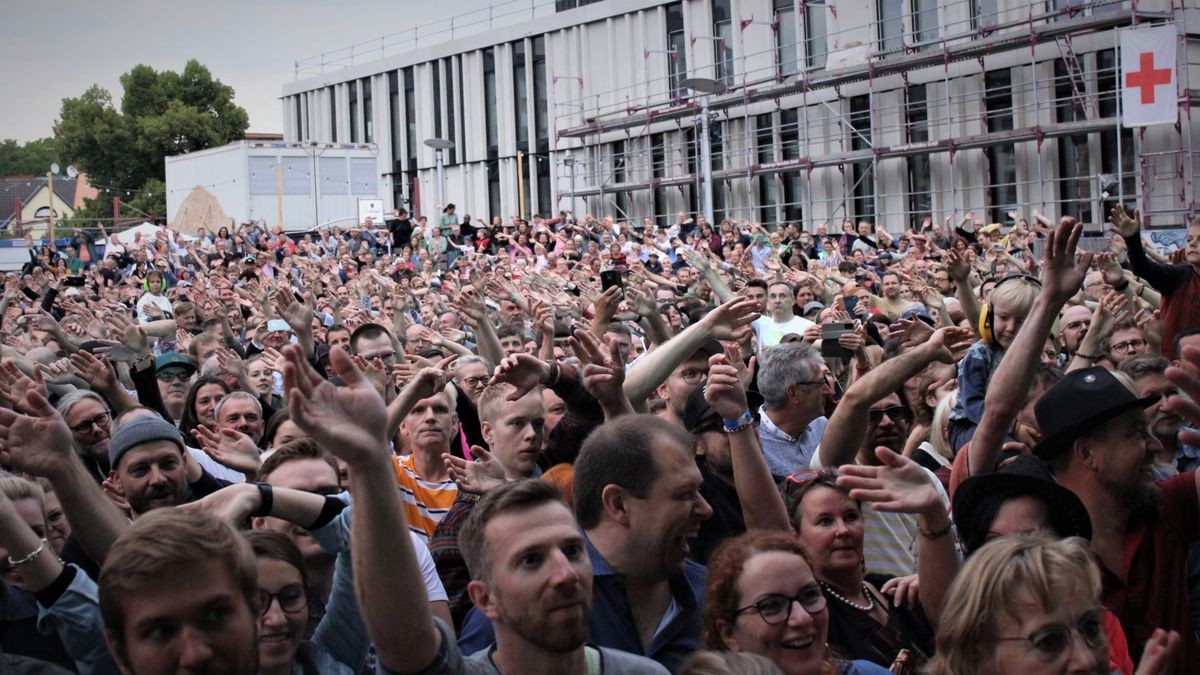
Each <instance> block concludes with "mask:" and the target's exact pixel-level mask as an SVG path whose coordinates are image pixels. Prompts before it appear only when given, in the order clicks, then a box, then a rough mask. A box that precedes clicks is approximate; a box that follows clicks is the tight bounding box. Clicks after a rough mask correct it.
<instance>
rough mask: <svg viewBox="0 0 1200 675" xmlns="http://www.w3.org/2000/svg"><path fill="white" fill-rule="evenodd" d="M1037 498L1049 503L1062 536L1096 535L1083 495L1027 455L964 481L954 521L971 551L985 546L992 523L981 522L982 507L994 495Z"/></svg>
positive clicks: (957, 496)
mask: <svg viewBox="0 0 1200 675" xmlns="http://www.w3.org/2000/svg"><path fill="white" fill-rule="evenodd" d="M997 495H1001V496H1003V497H1004V498H1005V499H1011V498H1015V497H1033V498H1035V499H1038V500H1040V501H1042V502H1043V503H1045V504H1046V514H1047V517H1048V518H1049V519H1050V526H1051V527H1053V528H1054V531H1055V532H1057V533H1058V534H1059V535H1060V536H1062V537H1064V538H1065V537H1083V538H1084V539H1088V540H1090V539H1091V538H1092V519H1091V517H1089V516H1088V512H1087V508H1086V507H1085V506H1084V505H1083V502H1082V501H1080V499H1079V497H1077V496H1076V495H1075V493H1074V492H1071V491H1070V490H1069V489H1067V488H1065V487H1063V486H1061V485H1059V484H1058V483H1056V482H1055V481H1054V477H1053V476H1052V475H1051V474H1050V471H1049V470H1048V469H1047V468H1046V466H1045V464H1043V463H1042V462H1041V460H1039V459H1037V458H1035V457H1031V456H1029V455H1023V456H1021V457H1017V458H1016V459H1014V460H1013V461H1012V462H1010V463H1009V464H1008V465H1007V466H1005V467H1004V468H1002V469H1000V471H998V472H996V473H988V474H983V475H981V476H975V477H973V478H968V479H967V480H965V481H963V482H962V484H961V485H959V486H958V489H957V490H955V492H954V504H953V508H954V524H955V526H956V527H957V529H958V535H959V537H960V538H961V539H962V541H963V542H964V544H966V545H967V546H968V547H969V548H970V550H969V551H968V553H970V552H971V551H973V550H974V549H975V548H977V547H978V546H980V545H982V543H983V541H984V540H985V539H986V538H987V530H986V529H985V528H989V527H990V526H991V522H987V523H983V522H979V521H980V520H981V518H982V517H983V516H982V514H981V512H980V509H981V508H982V507H983V505H984V504H985V503H986V502H987V501H988V500H989V499H991V498H992V497H993V496H997Z"/></svg>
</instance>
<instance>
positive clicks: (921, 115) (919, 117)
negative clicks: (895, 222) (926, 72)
mask: <svg viewBox="0 0 1200 675" xmlns="http://www.w3.org/2000/svg"><path fill="white" fill-rule="evenodd" d="M905 97H906V101H905V107H906V109H907V115H908V123H907V125H906V132H907V141H908V142H909V143H924V142H925V141H928V140H929V101H928V98H927V95H926V89H925V85H923V84H914V85H912V86H910V87H908V89H907V90H905ZM932 214H933V185H932V181H931V178H930V170H929V155H928V154H920V155H912V156H910V157H909V158H908V225H909V227H911V228H913V229H914V230H917V231H920V228H921V221H922V220H923V219H924V218H925V216H931V215H932Z"/></svg>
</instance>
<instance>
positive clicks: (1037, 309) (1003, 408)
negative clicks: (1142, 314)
mask: <svg viewBox="0 0 1200 675" xmlns="http://www.w3.org/2000/svg"><path fill="white" fill-rule="evenodd" d="M1082 232H1083V226H1082V225H1080V224H1078V223H1076V222H1075V219H1074V218H1063V219H1062V222H1060V223H1059V225H1058V229H1057V230H1055V231H1053V232H1051V233H1050V234H1049V235H1047V239H1046V251H1045V254H1044V260H1045V262H1044V263H1043V265H1042V267H1043V278H1042V290H1041V292H1040V293H1038V297H1037V299H1036V300H1034V302H1033V308H1032V309H1031V310H1030V312H1029V316H1027V317H1026V318H1025V323H1024V324H1023V325H1022V326H1021V329H1020V330H1019V331H1017V337H1016V338H1014V339H1013V343H1012V345H1010V346H1009V348H1008V351H1007V353H1006V354H1005V356H1004V358H1003V359H1002V360H1001V361H1000V366H999V367H998V368H997V369H996V372H995V373H994V374H993V375H992V379H991V381H990V382H989V383H988V388H987V395H986V396H985V398H984V402H983V417H982V418H981V419H980V421H979V426H978V427H977V428H976V429H975V435H974V436H973V437H972V439H971V445H970V448H969V450H968V453H970V454H968V455H967V472H968V474H969V475H973V476H976V475H979V474H981V473H989V472H991V471H993V470H994V469H995V466H996V458H997V457H999V456H1000V450H1001V447H1002V445H1003V443H1004V434H1005V433H1006V432H1007V431H1008V428H1009V426H1010V425H1011V424H1012V422H1013V420H1014V419H1016V416H1017V412H1018V411H1019V410H1020V409H1021V407H1022V406H1024V405H1025V399H1026V397H1027V396H1028V395H1029V393H1028V392H1029V387H1030V386H1031V385H1032V384H1033V373H1034V370H1035V369H1036V368H1037V363H1038V360H1039V359H1040V358H1041V353H1042V346H1043V345H1044V344H1046V338H1047V337H1048V336H1049V335H1050V328H1051V326H1053V324H1054V318H1055V317H1056V316H1058V311H1059V310H1060V309H1061V308H1062V306H1063V303H1065V302H1066V301H1067V299H1068V298H1070V297H1071V296H1072V295H1075V293H1076V292H1077V291H1078V290H1079V287H1080V286H1081V285H1082V284H1083V278H1084V276H1085V275H1086V274H1087V270H1088V266H1089V265H1090V264H1091V262H1092V254H1091V253H1084V254H1083V255H1081V256H1080V258H1079V262H1078V263H1076V262H1075V251H1076V248H1077V247H1078V244H1079V235H1080V234H1081V233H1082Z"/></svg>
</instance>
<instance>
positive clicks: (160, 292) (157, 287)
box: [137, 268, 173, 323]
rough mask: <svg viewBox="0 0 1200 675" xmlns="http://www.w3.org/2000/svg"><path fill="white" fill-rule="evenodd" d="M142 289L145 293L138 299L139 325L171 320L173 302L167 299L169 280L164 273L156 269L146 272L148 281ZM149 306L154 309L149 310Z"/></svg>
mask: <svg viewBox="0 0 1200 675" xmlns="http://www.w3.org/2000/svg"><path fill="white" fill-rule="evenodd" d="M142 289H143V290H144V291H145V293H143V294H142V297H140V298H138V302H137V316H138V323H149V322H151V321H156V320H158V319H170V318H171V317H172V314H171V312H172V311H173V308H172V305H171V300H170V299H169V298H167V280H166V277H165V276H164V275H163V273H162V272H161V271H160V270H158V269H155V268H152V269H151V270H150V271H149V272H146V279H145V281H143V282H142ZM148 305H154V307H151V308H149V310H147V306H148Z"/></svg>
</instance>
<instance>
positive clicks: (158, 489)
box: [68, 414, 188, 518]
mask: <svg viewBox="0 0 1200 675" xmlns="http://www.w3.org/2000/svg"><path fill="white" fill-rule="evenodd" d="M108 460H109V464H110V466H111V467H112V468H111V469H110V474H109V477H110V479H111V480H112V481H113V482H115V483H116V484H117V485H119V486H120V489H121V492H122V494H123V495H124V498H125V502H126V503H127V504H128V505H129V510H130V512H131V513H132V515H133V517H134V518H137V517H138V516H139V515H142V514H145V513H148V512H150V511H151V510H153V509H157V508H161V507H164V506H178V505H179V504H182V503H183V502H184V500H185V497H186V495H187V477H188V470H187V461H186V455H185V450H184V446H183V437H182V436H180V434H179V430H178V429H176V428H175V426H174V425H173V424H171V423H170V422H167V421H166V420H164V419H162V418H160V417H158V416H156V415H150V414H147V415H141V416H136V417H131V418H126V419H125V420H124V421H123V422H121V423H119V424H118V425H117V426H116V428H115V430H114V433H113V437H112V440H111V441H109V445H108ZM71 515H73V514H71V513H70V512H69V511H68V517H70V516H71Z"/></svg>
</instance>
